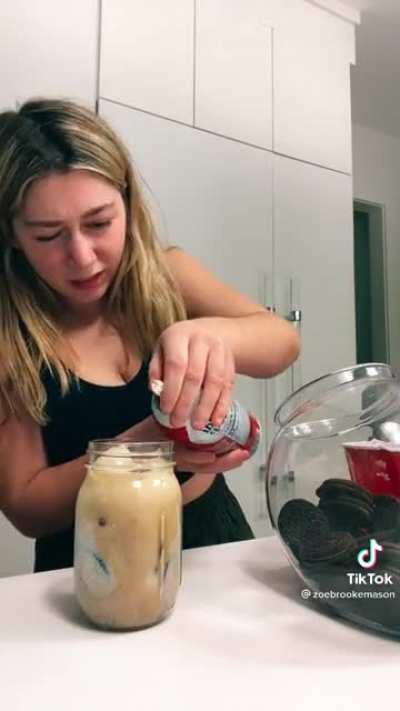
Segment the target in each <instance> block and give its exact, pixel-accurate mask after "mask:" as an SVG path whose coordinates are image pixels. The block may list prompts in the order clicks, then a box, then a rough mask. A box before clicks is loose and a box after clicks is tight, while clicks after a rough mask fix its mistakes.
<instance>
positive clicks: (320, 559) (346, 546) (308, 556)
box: [300, 532, 357, 566]
mask: <svg viewBox="0 0 400 711" xmlns="http://www.w3.org/2000/svg"><path fill="white" fill-rule="evenodd" d="M356 550H357V544H356V542H355V540H354V538H353V536H352V535H351V534H350V533H343V532H338V533H331V534H330V535H329V536H327V537H326V538H325V539H324V540H320V541H318V542H316V541H313V540H312V539H306V540H305V541H304V542H303V543H302V544H301V546H300V559H301V562H302V563H304V564H305V565H307V566H310V565H313V566H316V565H321V564H324V565H336V564H340V563H347V562H348V561H349V560H350V559H351V558H352V557H353V556H354V554H355V552H356Z"/></svg>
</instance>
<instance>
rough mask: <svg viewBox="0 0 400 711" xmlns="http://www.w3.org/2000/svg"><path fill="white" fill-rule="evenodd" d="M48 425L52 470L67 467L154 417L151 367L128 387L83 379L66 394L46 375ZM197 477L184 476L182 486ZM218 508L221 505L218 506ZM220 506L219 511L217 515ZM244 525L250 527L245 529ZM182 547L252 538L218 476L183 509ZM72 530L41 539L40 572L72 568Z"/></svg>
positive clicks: (38, 543)
mask: <svg viewBox="0 0 400 711" xmlns="http://www.w3.org/2000/svg"><path fill="white" fill-rule="evenodd" d="M42 381H43V384H44V387H45V389H46V393H47V405H46V414H47V417H48V419H49V421H48V423H47V424H46V425H45V426H43V427H42V437H43V443H44V447H45V451H46V454H47V460H48V465H49V466H56V465H58V464H64V463H65V462H69V461H71V460H73V459H76V458H77V457H80V456H82V455H83V454H85V452H86V451H87V447H88V442H89V441H90V440H92V439H111V438H113V437H115V436H116V435H118V434H120V433H121V432H123V431H124V430H127V429H128V428H129V427H132V426H133V425H135V424H137V423H138V422H141V420H143V419H144V418H145V417H147V416H148V415H150V414H151V393H150V391H149V388H148V364H147V363H146V362H144V363H143V364H142V365H141V367H140V369H139V371H138V373H137V374H136V375H135V376H134V377H133V378H132V380H131V381H130V382H129V383H127V384H123V385H116V386H103V385H95V384H94V383H90V382H87V381H85V380H82V379H80V380H79V381H78V382H77V383H74V382H73V383H72V384H71V387H70V389H69V390H68V392H67V394H66V395H65V396H62V395H61V390H60V385H59V381H58V378H56V377H53V376H52V375H51V374H50V373H49V372H48V371H45V372H44V374H43V378H42ZM191 476H192V474H189V473H185V472H179V473H178V474H177V478H178V480H179V482H180V483H181V484H182V483H183V482H184V481H187V480H188V479H190V477H191ZM217 504H218V506H217ZM217 508H218V511H217ZM243 522H244V523H245V525H244V528H243ZM183 528H184V530H183V546H184V547H186V548H191V547H197V546H200V545H208V544H210V543H218V542H228V541H231V540H243V539H244V538H251V537H252V532H251V530H250V528H249V527H248V525H247V522H245V519H244V517H243V514H242V512H241V509H240V507H239V505H238V503H237V501H236V499H235V498H234V496H233V494H231V492H230V490H229V489H228V487H227V486H226V483H225V480H224V477H223V476H222V475H218V476H217V477H216V479H215V481H214V483H213V484H212V486H211V487H210V488H209V489H208V490H207V491H206V492H205V494H203V496H201V497H199V499H196V500H195V501H193V502H191V503H190V504H188V505H187V506H185V507H184V516H183ZM73 538H74V529H73V526H71V527H70V528H68V529H67V530H65V531H61V532H59V533H56V534H53V535H50V536H45V537H43V538H39V539H37V541H36V557H35V571H36V572H39V571H44V570H53V569H58V568H66V567H69V566H71V565H72V564H73Z"/></svg>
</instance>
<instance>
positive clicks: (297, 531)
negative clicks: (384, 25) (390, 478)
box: [278, 479, 400, 634]
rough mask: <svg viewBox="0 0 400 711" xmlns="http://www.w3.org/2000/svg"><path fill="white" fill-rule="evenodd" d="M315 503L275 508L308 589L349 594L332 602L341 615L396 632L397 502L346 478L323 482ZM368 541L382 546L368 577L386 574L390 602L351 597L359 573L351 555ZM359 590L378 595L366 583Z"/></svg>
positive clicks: (399, 599) (399, 607) (399, 584)
mask: <svg viewBox="0 0 400 711" xmlns="http://www.w3.org/2000/svg"><path fill="white" fill-rule="evenodd" d="M315 493H316V495H317V497H318V498H319V502H318V505H314V504H312V503H311V502H309V501H306V500H305V499H292V500H291V501H288V502H287V503H286V504H285V505H284V506H283V507H282V509H281V511H280V513H279V517H278V529H279V533H280V535H281V537H282V539H283V540H284V542H285V543H286V545H287V546H288V547H289V549H290V550H291V552H292V554H293V555H294V557H295V559H296V561H297V565H298V566H299V567H300V570H301V572H302V574H303V575H304V577H305V579H306V580H309V581H310V585H311V586H312V587H313V589H314V590H319V591H322V592H324V591H330V590H333V591H338V592H343V593H346V594H349V596H348V597H346V596H345V595H343V596H342V599H337V600H335V602H334V607H336V608H340V611H341V613H342V614H345V615H347V616H348V617H352V618H354V619H357V617H358V616H360V615H361V616H363V617H364V618H367V619H368V620H370V621H372V622H373V624H375V626H376V627H377V628H378V629H390V630H391V631H395V632H396V633H398V634H400V542H399V541H400V502H399V501H398V500H397V499H395V498H394V497H391V496H374V495H373V494H371V493H370V492H368V491H366V490H365V489H363V488H361V487H360V486H358V485H357V484H355V483H353V482H351V481H348V480H346V479H326V480H325V481H324V482H323V483H322V484H321V486H319V487H318V489H317V490H316V492H315ZM372 538H374V539H376V540H377V541H378V543H379V544H380V545H381V546H382V548H383V551H382V552H381V554H380V555H379V557H378V562H377V565H376V566H375V567H374V568H373V572H374V573H379V574H381V575H384V574H385V573H388V574H390V576H391V581H392V582H391V584H390V586H387V587H385V588H384V589H385V591H391V592H395V593H396V595H395V597H394V599H391V600H386V599H385V600H383V599H373V597H374V596H371V598H370V599H362V600H359V599H351V596H350V594H351V591H352V590H353V589H354V581H355V580H356V578H355V576H354V575H353V576H349V575H348V574H349V573H353V574H360V573H363V572H364V573H365V571H363V568H362V567H361V566H360V565H359V564H358V561H357V555H358V553H359V551H360V550H361V549H363V548H368V546H369V543H370V540H371V539H372ZM362 589H363V590H365V591H367V590H369V591H370V592H376V591H378V590H379V591H381V592H382V591H383V588H382V586H379V587H378V586H376V585H375V584H374V583H373V582H372V583H371V582H368V584H367V585H366V586H363V588H362Z"/></svg>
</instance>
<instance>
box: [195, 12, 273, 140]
mask: <svg viewBox="0 0 400 711" xmlns="http://www.w3.org/2000/svg"><path fill="white" fill-rule="evenodd" d="M196 5H197V14H196V73H195V83H196V97H195V125H196V126H199V127H200V128H204V129H207V130H208V131H212V132H214V133H218V134H222V135H225V136H229V137H231V138H236V139H237V140H239V141H245V142H246V143H251V144H254V145H257V146H262V147H264V148H269V149H271V148H272V28H271V27H269V26H268V25H267V23H266V22H264V21H263V17H262V15H261V13H260V11H259V10H260V8H259V7H258V6H259V0H255V1H254V0H250V1H249V2H239V3H232V2H228V0H197V3H196Z"/></svg>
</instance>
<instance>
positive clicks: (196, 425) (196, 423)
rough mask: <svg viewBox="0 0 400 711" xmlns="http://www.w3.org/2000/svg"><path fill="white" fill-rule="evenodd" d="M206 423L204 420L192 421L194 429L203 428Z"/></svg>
mask: <svg viewBox="0 0 400 711" xmlns="http://www.w3.org/2000/svg"><path fill="white" fill-rule="evenodd" d="M205 424H206V423H205V422H204V421H203V420H194V421H193V422H192V427H193V429H195V430H202V429H203V427H205Z"/></svg>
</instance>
